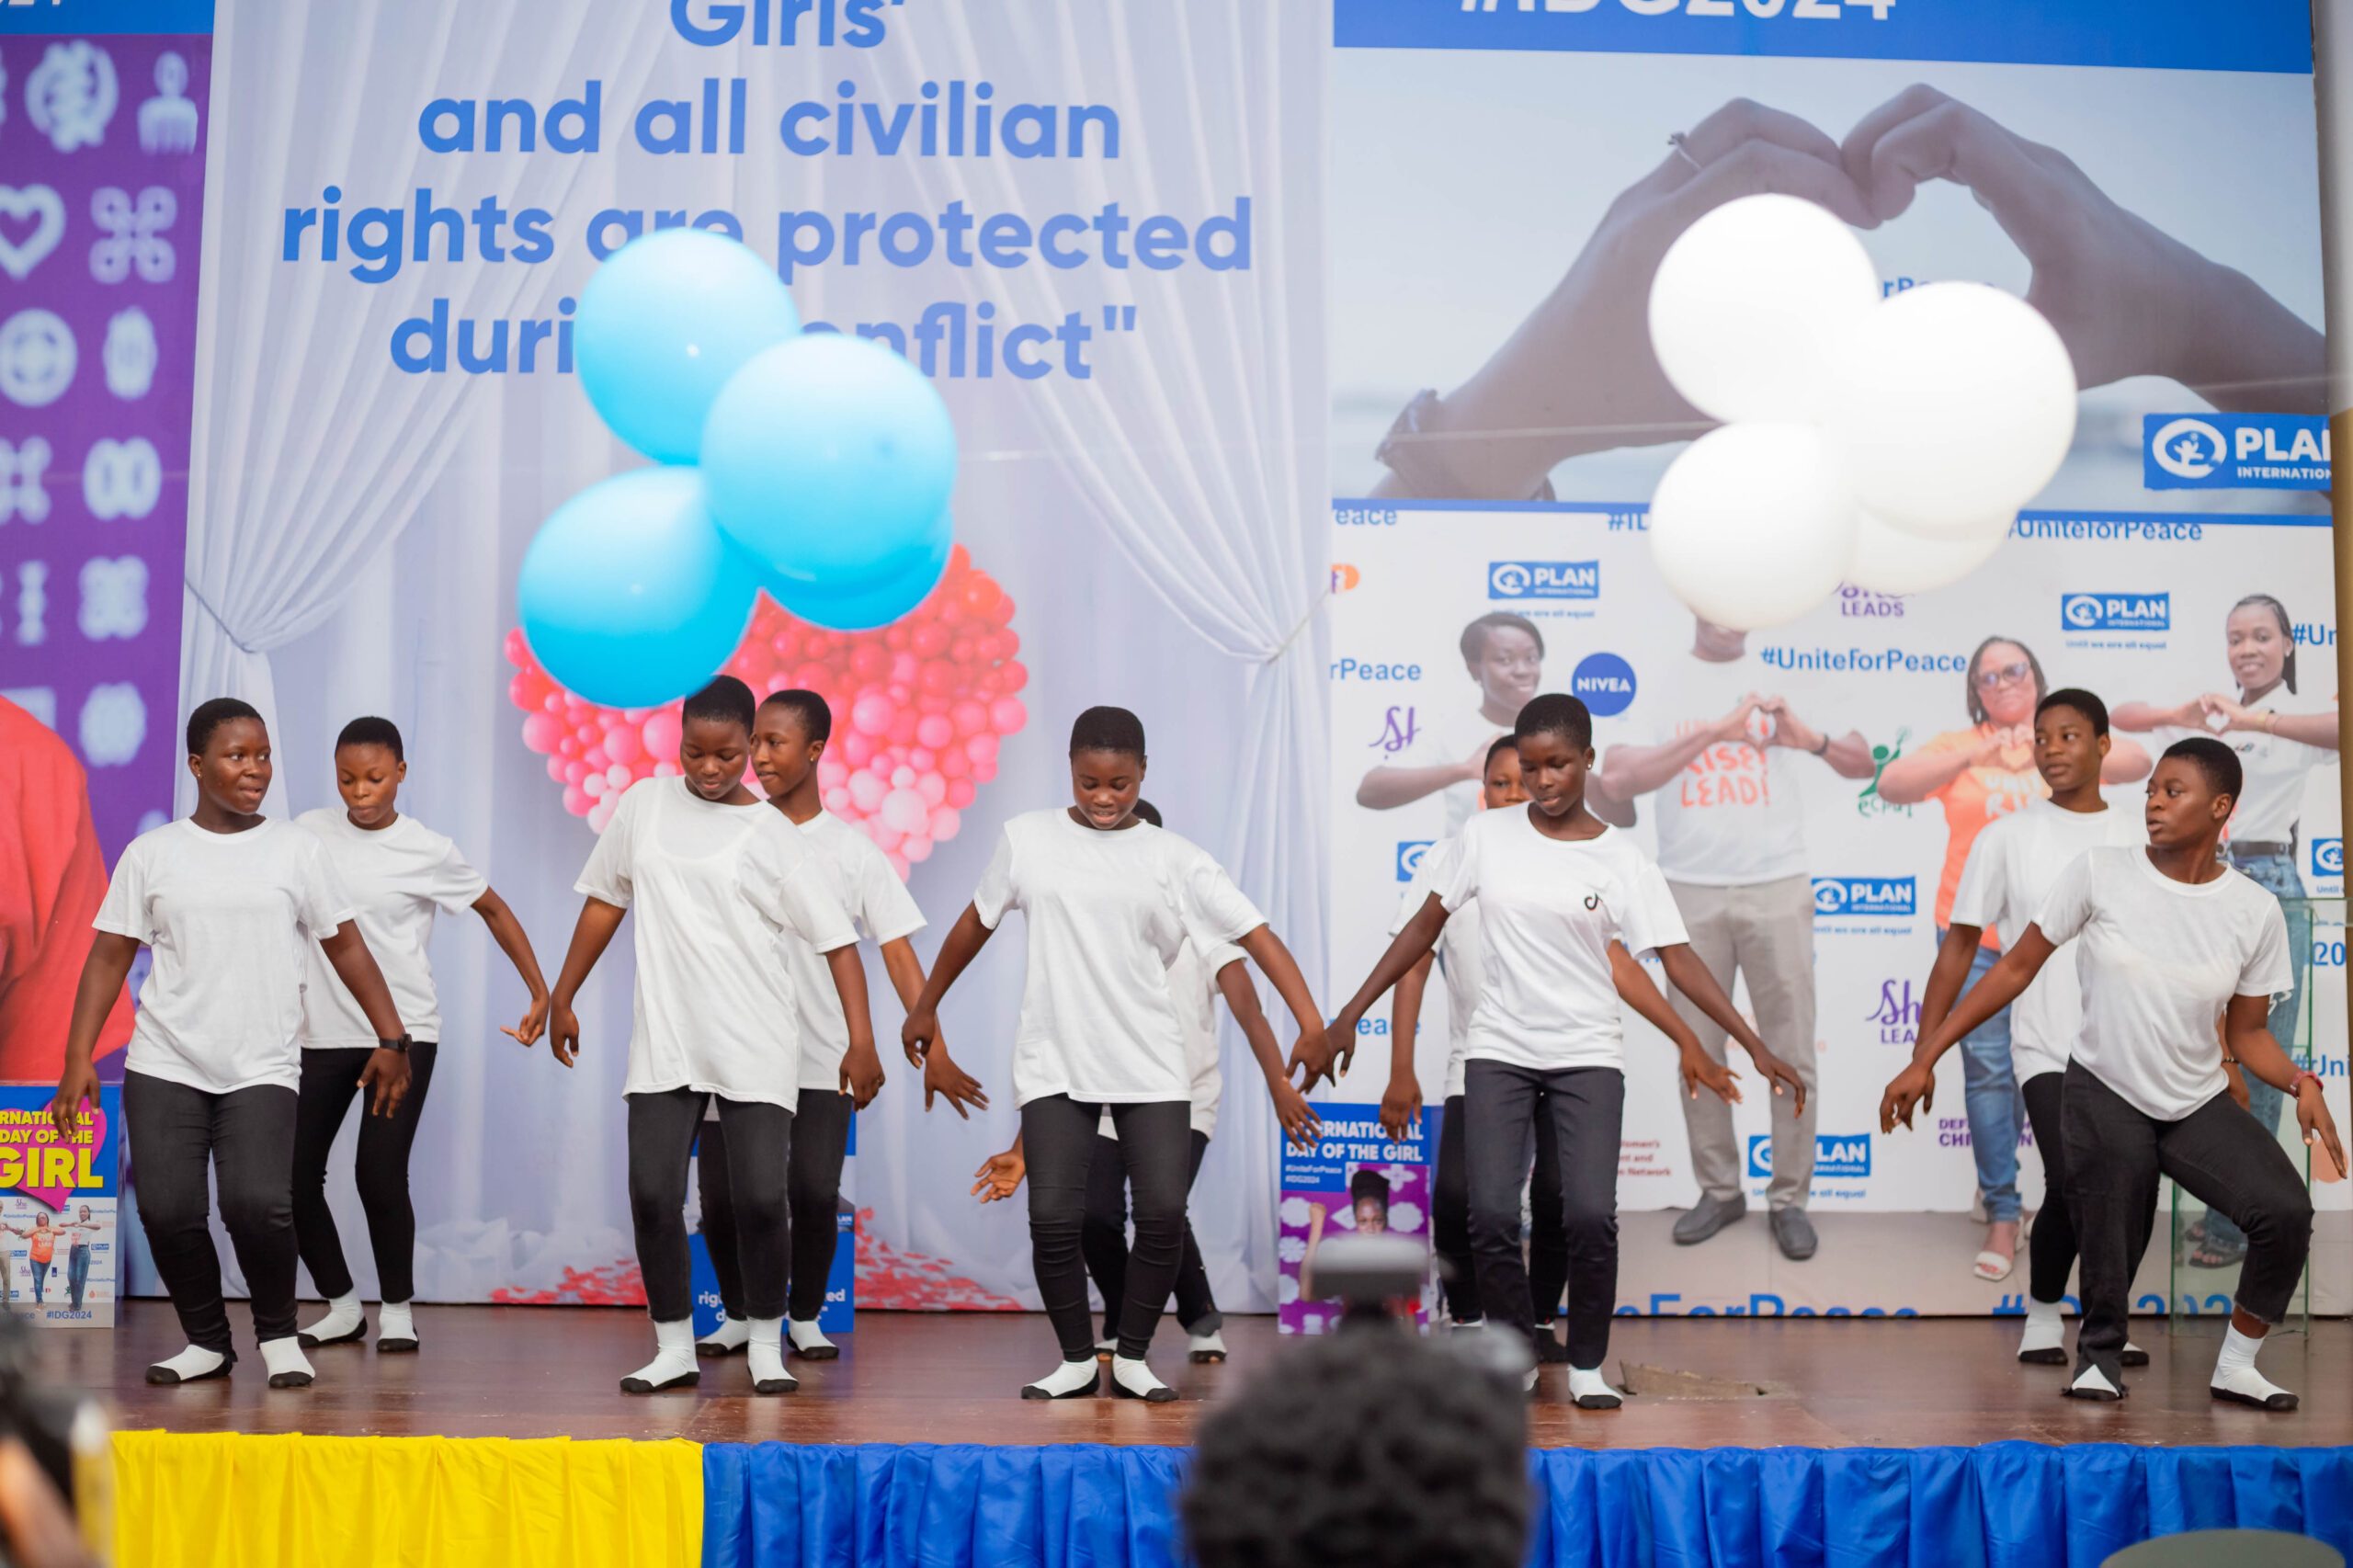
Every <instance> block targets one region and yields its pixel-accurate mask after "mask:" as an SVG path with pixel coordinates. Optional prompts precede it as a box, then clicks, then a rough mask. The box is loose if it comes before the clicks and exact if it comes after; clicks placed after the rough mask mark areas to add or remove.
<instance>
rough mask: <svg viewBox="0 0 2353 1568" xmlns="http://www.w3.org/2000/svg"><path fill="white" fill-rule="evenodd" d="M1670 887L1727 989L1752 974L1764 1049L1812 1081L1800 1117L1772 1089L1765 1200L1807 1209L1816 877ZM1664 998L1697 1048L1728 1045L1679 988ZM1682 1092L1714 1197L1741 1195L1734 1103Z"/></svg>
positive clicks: (1698, 1171) (1717, 1054) (1720, 1051)
mask: <svg viewBox="0 0 2353 1568" xmlns="http://www.w3.org/2000/svg"><path fill="white" fill-rule="evenodd" d="M1667 889H1668V891H1669V892H1673V893H1674V894H1675V907H1676V908H1677V909H1678V910H1680V911H1682V914H1683V926H1684V929H1685V930H1687V931H1688V932H1689V933H1690V934H1691V950H1692V951H1693V952H1695V953H1697V954H1699V961H1700V962H1701V963H1704V964H1706V965H1707V966H1708V972H1709V973H1710V974H1712V975H1714V976H1715V977H1716V983H1717V984H1719V985H1721V986H1722V987H1723V988H1724V994H1725V995H1727V996H1729V995H1731V994H1732V987H1733V972H1734V971H1738V972H1739V973H1740V975H1741V976H1742V977H1743V978H1745V980H1746V981H1747V982H1748V1000H1749V1003H1750V1005H1751V1006H1754V1007H1755V1008H1756V1032H1757V1033H1759V1034H1761V1035H1763V1036H1764V1037H1765V1044H1766V1047H1767V1049H1768V1050H1770V1051H1772V1052H1773V1054H1774V1055H1776V1056H1779V1058H1780V1059H1781V1060H1782V1061H1784V1062H1788V1063H1789V1064H1790V1066H1791V1067H1792V1068H1794V1069H1796V1071H1797V1074H1798V1076H1799V1077H1800V1078H1802V1079H1804V1080H1805V1111H1804V1113H1803V1114H1802V1115H1801V1114H1800V1113H1799V1111H1798V1108H1797V1106H1796V1104H1795V1098H1794V1096H1790V1095H1773V1094H1768V1095H1767V1096H1765V1097H1766V1098H1768V1099H1769V1100H1770V1101H1771V1102H1772V1106H1773V1180H1772V1185H1771V1186H1770V1187H1768V1188H1767V1189H1766V1202H1767V1203H1768V1205H1770V1206H1771V1207H1772V1208H1775V1209H1802V1208H1804V1207H1805V1201H1806V1198H1807V1196H1808V1195H1809V1194H1810V1193H1811V1192H1812V1190H1813V1114H1814V1107H1813V1102H1814V1087H1815V1085H1814V1068H1813V879H1812V878H1811V877H1783V878H1781V879H1780V880H1779V881H1771V882H1757V883H1756V884H1754V885H1752V886H1749V887H1739V888H1711V887H1700V886H1698V885H1696V884H1694V883H1691V882H1677V881H1670V882H1668V883H1667ZM1667 998H1668V1000H1669V1001H1671V1002H1673V1003H1674V1004H1675V1011H1676V1013H1677V1016H1679V1017H1681V1018H1682V1019H1683V1021H1684V1022H1685V1023H1687V1024H1688V1025H1690V1026H1691V1032H1692V1033H1694V1034H1696V1035H1698V1036H1699V1048H1700V1049H1701V1050H1703V1051H1706V1052H1707V1053H1708V1054H1709V1055H1710V1056H1711V1057H1713V1058H1714V1059H1715V1060H1716V1061H1718V1062H1722V1061H1723V1060H1724V1053H1725V1050H1726V1048H1727V1046H1728V1045H1729V1043H1730V1041H1729V1039H1728V1037H1727V1036H1726V1035H1725V1033H1724V1031H1723V1030H1722V1028H1719V1027H1717V1025H1716V1024H1715V1022H1714V1021H1713V1020H1712V1019H1711V1018H1710V1017H1708V1016H1707V1015H1706V1014H1704V1013H1702V1012H1700V1011H1699V1008H1698V1007H1696V1006H1693V1005H1692V1003H1691V999H1690V998H1689V997H1688V996H1686V995H1684V994H1683V993H1681V992H1680V991H1677V990H1674V989H1672V988H1669V989H1668V991H1667ZM1744 1076H1747V1077H1750V1078H1752V1079H1753V1078H1754V1077H1755V1074H1753V1073H1750V1074H1744ZM1677 1097H1678V1098H1679V1099H1681V1101H1682V1102H1683V1125H1684V1128H1685V1130H1686V1131H1688V1133H1689V1134H1690V1138H1691V1174H1692V1176H1695V1177H1697V1178H1698V1180H1699V1190H1700V1191H1701V1192H1702V1193H1704V1194H1706V1195H1707V1196H1708V1197H1710V1198H1721V1199H1732V1198H1736V1197H1738V1196H1740V1195H1741V1194H1742V1193H1743V1192H1745V1191H1746V1190H1747V1185H1746V1183H1745V1181H1744V1180H1743V1177H1742V1171H1743V1168H1744V1164H1745V1162H1744V1161H1743V1160H1742V1158H1741V1150H1740V1147H1739V1141H1738V1140H1737V1139H1736V1138H1735V1137H1734V1136H1733V1126H1732V1107H1730V1106H1728V1105H1726V1104H1724V1102H1723V1101H1722V1100H1720V1099H1718V1098H1716V1096H1713V1095H1710V1094H1702V1095H1701V1096H1699V1098H1697V1099H1693V1098H1692V1097H1691V1096H1688V1095H1683V1096H1677Z"/></svg>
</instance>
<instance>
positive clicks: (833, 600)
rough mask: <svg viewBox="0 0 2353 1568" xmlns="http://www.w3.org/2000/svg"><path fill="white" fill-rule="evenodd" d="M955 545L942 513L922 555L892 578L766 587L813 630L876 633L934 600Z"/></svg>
mask: <svg viewBox="0 0 2353 1568" xmlns="http://www.w3.org/2000/svg"><path fill="white" fill-rule="evenodd" d="M955 547H956V530H955V527H954V524H953V523H952V521H951V520H950V519H949V515H948V514H947V513H946V512H942V513H940V514H939V516H938V517H937V518H936V519H934V521H933V525H932V537H931V538H930V539H929V540H926V542H925V544H924V546H923V552H922V554H921V555H919V556H917V557H916V558H915V559H914V560H913V561H912V562H910V563H909V565H908V566H907V568H906V569H905V570H904V571H901V572H899V573H897V574H894V575H892V576H889V577H885V578H882V579H881V580H880V581H878V582H874V583H859V584H851V585H845V586H839V587H832V588H827V587H822V586H819V585H816V584H813V583H802V582H799V581H796V580H795V579H793V578H790V577H776V576H771V577H769V578H768V579H767V582H766V583H765V584H763V586H765V587H766V588H767V591H768V597H770V598H773V599H774V600H776V602H777V603H779V604H780V605H782V606H783V607H784V608H786V609H788V610H790V611H791V612H792V613H793V614H794V615H797V616H799V617H800V618H801V619H803V620H805V621H807V622H809V624H810V625H812V626H822V627H824V629H825V630H826V631H873V630H875V629H876V628H877V627H882V626H888V625H890V624H891V623H892V621H894V620H897V619H900V618H901V617H903V616H904V615H905V614H906V613H907V612H908V611H910V610H912V609H914V608H915V607H916V606H917V605H919V604H921V603H923V601H924V600H926V598H929V597H931V591H932V590H933V589H934V588H936V587H938V586H939V580H940V578H942V577H943V576H945V575H947V574H948V558H949V554H950V553H952V552H953V551H954V550H955Z"/></svg>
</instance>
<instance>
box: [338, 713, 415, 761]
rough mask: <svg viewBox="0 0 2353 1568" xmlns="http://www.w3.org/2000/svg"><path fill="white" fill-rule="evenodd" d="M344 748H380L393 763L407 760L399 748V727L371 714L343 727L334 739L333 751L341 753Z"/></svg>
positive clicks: (404, 753)
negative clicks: (388, 755)
mask: <svg viewBox="0 0 2353 1568" xmlns="http://www.w3.org/2000/svg"><path fill="white" fill-rule="evenodd" d="M346 746H382V747H383V748H384V749H385V750H386V751H388V752H391V753H392V760H393V761H394V762H406V761H407V760H408V753H407V752H405V751H404V750H403V749H402V748H401V727H400V726H399V725H398V724H395V723H393V722H392V721H391V720H390V719H379V718H377V717H376V716H375V715H374V714H372V713H371V714H369V715H368V716H366V717H365V718H360V719H354V720H353V721H352V722H350V723H348V724H346V725H345V726H344V727H343V733H341V734H339V735H337V736H335V750H337V751H341V750H342V749H343V748H344V747H346Z"/></svg>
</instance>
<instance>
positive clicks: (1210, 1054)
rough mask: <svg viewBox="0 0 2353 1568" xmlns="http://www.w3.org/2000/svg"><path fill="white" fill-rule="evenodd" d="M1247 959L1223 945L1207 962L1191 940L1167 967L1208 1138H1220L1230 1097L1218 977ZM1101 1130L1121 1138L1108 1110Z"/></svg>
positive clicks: (1198, 1117) (1197, 1110)
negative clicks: (1220, 1047)
mask: <svg viewBox="0 0 2353 1568" xmlns="http://www.w3.org/2000/svg"><path fill="white" fill-rule="evenodd" d="M1246 956H1247V955H1246V954H1245V953H1244V952H1243V950H1242V949H1240V948H1237V947H1235V946H1234V945H1233V943H1231V942H1222V943H1220V944H1219V945H1218V946H1216V947H1215V948H1212V949H1210V959H1209V962H1208V963H1206V964H1204V963H1203V962H1202V961H1201V957H1200V954H1199V952H1197V951H1196V950H1195V949H1194V947H1193V944H1192V942H1191V941H1190V940H1188V941H1187V942H1186V943H1185V945H1184V946H1182V947H1180V948H1178V949H1176V962H1175V963H1172V964H1170V965H1169V966H1168V994H1169V997H1170V999H1171V1000H1172V1001H1174V1002H1175V1003H1176V1021H1177V1023H1178V1024H1179V1025H1180V1026H1181V1027H1182V1028H1184V1031H1185V1063H1186V1070H1187V1071H1188V1073H1190V1074H1191V1075H1192V1085H1193V1093H1192V1104H1193V1116H1192V1127H1193V1131H1196V1132H1198V1133H1199V1134H1200V1135H1201V1136H1202V1137H1204V1138H1214V1137H1216V1136H1217V1110H1218V1102H1219V1101H1220V1100H1222V1098H1223V1097H1224V1096H1225V1074H1224V1072H1223V1071H1222V1069H1221V1068H1220V1066H1219V1063H1218V1051H1217V1001H1218V997H1219V995H1220V994H1221V993H1220V992H1219V991H1218V988H1217V977H1218V976H1219V975H1221V974H1222V973H1224V972H1225V966H1226V965H1228V964H1231V963H1239V962H1240V961H1241V960H1243V959H1244V958H1245V957H1246ZM1096 1131H1098V1132H1100V1133H1101V1134H1102V1135H1103V1136H1104V1137H1106V1138H1117V1137H1118V1136H1119V1135H1120V1133H1119V1127H1118V1124H1117V1123H1115V1122H1114V1121H1113V1120H1112V1119H1111V1112H1110V1111H1109V1110H1108V1108H1107V1109H1105V1111H1104V1112H1103V1119H1102V1120H1101V1122H1099V1123H1098V1124H1097V1128H1096Z"/></svg>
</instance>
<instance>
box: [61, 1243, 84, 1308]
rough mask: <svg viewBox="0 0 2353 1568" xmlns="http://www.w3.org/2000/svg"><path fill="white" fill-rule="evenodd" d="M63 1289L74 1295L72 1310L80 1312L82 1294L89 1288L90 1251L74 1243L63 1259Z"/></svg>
mask: <svg viewBox="0 0 2353 1568" xmlns="http://www.w3.org/2000/svg"><path fill="white" fill-rule="evenodd" d="M65 1287H66V1289H67V1290H71V1291H72V1292H73V1293H74V1311H75V1312H80V1311H81V1310H82V1292H83V1291H85V1290H88V1289H89V1288H90V1249H89V1248H88V1247H86V1246H84V1245H82V1244H79V1243H76V1244H74V1250H73V1252H72V1253H70V1254H68V1255H67V1256H66V1259H65Z"/></svg>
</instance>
